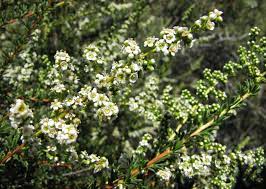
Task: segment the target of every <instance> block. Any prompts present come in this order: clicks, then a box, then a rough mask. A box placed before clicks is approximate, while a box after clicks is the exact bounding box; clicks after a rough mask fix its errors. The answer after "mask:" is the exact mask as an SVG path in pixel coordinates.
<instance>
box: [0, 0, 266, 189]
mask: <svg viewBox="0 0 266 189" xmlns="http://www.w3.org/2000/svg"><path fill="white" fill-rule="evenodd" d="M81 2H82V3H81ZM9 3H10V4H9ZM151 3H152V1H145V0H138V1H128V2H123V3H115V2H106V1H99V2H94V3H91V2H87V1H80V2H72V1H69V2H68V1H61V2H52V1H48V2H46V1H40V2H39V3H36V4H34V3H33V4H28V3H26V2H21V3H20V2H18V3H15V2H13V1H7V2H4V3H3V4H0V5H1V8H4V7H5V11H3V13H1V14H2V21H1V22H0V27H1V30H2V31H3V33H2V34H1V39H2V44H1V48H2V50H1V54H0V56H1V62H0V63H1V68H0V72H1V81H0V84H1V85H0V86H1V98H2V100H1V110H0V111H1V114H2V115H1V117H0V119H1V120H0V121H1V122H0V123H1V125H0V140H1V151H0V164H1V166H0V172H1V179H0V180H1V183H0V187H1V188H21V187H22V188H26V187H35V188H62V187H64V188H176V187H184V188H233V187H235V186H236V184H237V183H238V182H239V178H240V179H241V180H243V182H246V183H255V182H261V181H262V180H261V177H262V174H261V172H262V171H263V168H264V166H265V159H264V150H263V148H262V147H257V148H253V149H246V148H245V143H246V142H247V141H239V145H238V146H237V147H232V146H230V145H227V144H222V143H219V141H218V140H217V132H218V129H219V127H220V125H222V124H223V123H224V121H225V120H227V119H228V118H230V117H234V116H236V115H237V111H238V110H239V109H241V108H242V107H243V105H245V102H246V99H248V98H252V96H254V95H256V94H257V93H258V91H259V89H260V87H261V86H262V84H263V83H264V82H265V73H266V72H265V66H266V64H265V54H266V37H263V36H261V34H260V29H259V28H257V27H253V28H252V29H251V30H250V32H249V34H248V38H249V39H247V43H246V44H245V45H243V46H240V47H239V49H238V51H237V54H238V58H237V59H235V60H231V61H228V62H226V63H223V65H222V66H217V67H216V69H210V68H204V69H203V71H202V74H200V76H199V77H200V78H195V77H194V76H191V77H193V82H191V83H189V84H186V83H183V84H182V82H181V81H179V80H176V79H175V78H171V76H172V75H173V74H174V71H173V67H180V69H182V66H183V65H182V62H180V64H176V65H175V66H173V65H172V64H171V63H172V62H173V61H174V60H175V55H176V54H178V53H181V54H182V53H184V52H187V51H190V49H193V48H195V47H196V48H198V47H199V46H200V45H201V44H204V43H205V42H206V40H205V39H203V37H201V36H203V35H204V33H209V32H212V31H213V30H215V27H217V26H218V27H219V24H220V23H221V22H222V21H223V18H222V15H223V12H222V11H220V10H217V9H213V10H212V11H211V12H209V13H208V14H206V15H204V16H201V17H200V18H199V19H198V20H195V21H193V22H191V23H189V25H188V26H177V25H176V26H173V27H170V26H169V27H163V28H161V30H160V31H158V30H157V28H156V29H155V30H154V31H156V32H153V33H152V32H145V30H148V29H147V28H148V27H149V25H150V23H151V22H154V21H153V19H154V17H152V16H150V15H149V14H147V15H146V14H144V15H142V11H144V12H149V11H151V9H149V6H150V4H151ZM12 9H13V10H17V11H16V12H14V11H13V12H12V13H11V10H12ZM190 9H192V8H191V7H190ZM190 9H188V10H187V12H186V14H187V16H189V12H190V11H191V10H190ZM184 16H185V15H184ZM59 28H60V30H59V31H58V29H59ZM138 32H140V33H141V35H138ZM146 33H148V34H150V35H148V36H145V37H144V35H143V34H146ZM151 33H152V34H151ZM215 64H216V63H215ZM188 76H189V73H188ZM185 77H187V75H186V74H185ZM184 79H185V78H184ZM229 132H230V131H229Z"/></svg>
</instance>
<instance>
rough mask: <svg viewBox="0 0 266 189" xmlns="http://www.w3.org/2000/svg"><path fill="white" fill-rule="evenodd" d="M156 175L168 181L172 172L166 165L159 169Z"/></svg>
mask: <svg viewBox="0 0 266 189" xmlns="http://www.w3.org/2000/svg"><path fill="white" fill-rule="evenodd" d="M156 175H157V176H158V177H160V179H161V180H164V181H169V180H170V178H171V176H172V173H171V171H170V169H169V168H167V167H166V168H164V169H163V170H159V171H158V172H157V173H156Z"/></svg>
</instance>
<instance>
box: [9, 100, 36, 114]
mask: <svg viewBox="0 0 266 189" xmlns="http://www.w3.org/2000/svg"><path fill="white" fill-rule="evenodd" d="M10 113H11V115H12V116H14V117H16V118H22V117H32V111H31V110H30V109H29V107H28V106H27V105H26V104H25V103H24V101H23V100H21V99H17V100H16V102H15V104H13V105H12V106H11V108H10Z"/></svg>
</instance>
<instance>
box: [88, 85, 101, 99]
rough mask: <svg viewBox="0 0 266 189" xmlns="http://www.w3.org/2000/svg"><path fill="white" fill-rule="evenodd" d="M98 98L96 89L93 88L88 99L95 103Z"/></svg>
mask: <svg viewBox="0 0 266 189" xmlns="http://www.w3.org/2000/svg"><path fill="white" fill-rule="evenodd" d="M98 98H99V94H98V93H97V89H96V88H93V89H92V91H90V92H89V94H88V99H89V100H92V101H93V102H97V101H98Z"/></svg>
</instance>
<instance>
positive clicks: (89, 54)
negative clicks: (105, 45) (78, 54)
mask: <svg viewBox="0 0 266 189" xmlns="http://www.w3.org/2000/svg"><path fill="white" fill-rule="evenodd" d="M85 57H86V59H87V60H92V61H94V60H96V59H97V53H96V52H93V51H89V52H87V53H86V54H85Z"/></svg>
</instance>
